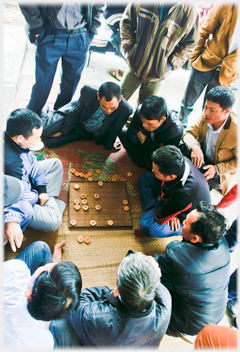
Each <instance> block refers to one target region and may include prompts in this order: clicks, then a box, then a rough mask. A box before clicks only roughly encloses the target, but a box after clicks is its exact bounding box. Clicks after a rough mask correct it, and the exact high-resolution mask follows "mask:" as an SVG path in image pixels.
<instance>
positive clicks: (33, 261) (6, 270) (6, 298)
mask: <svg viewBox="0 0 240 352" xmlns="http://www.w3.org/2000/svg"><path fill="white" fill-rule="evenodd" d="M65 245H66V242H65V241H62V242H60V243H57V244H56V245H55V247H54V251H53V255H52V254H51V250H50V248H49V246H48V245H47V243H45V242H42V241H36V242H34V243H32V244H30V245H29V246H28V247H26V248H25V249H24V250H23V251H22V252H21V253H20V254H19V255H18V256H17V257H16V258H15V259H12V260H8V261H6V262H4V263H3V264H2V265H3V303H4V308H3V313H4V324H3V327H4V328H3V331H4V347H5V348H10V349H11V350H20V349H23V350H29V351H30V350H31V351H32V350H35V349H52V348H53V344H54V341H53V337H52V335H51V333H50V332H49V331H48V326H49V321H50V320H54V319H60V318H62V317H65V316H67V315H68V314H69V313H70V312H71V311H72V310H75V309H76V307H77V306H78V305H79V299H80V293H81V288H82V279H81V275H80V273H79V270H78V268H77V267H76V266H75V265H74V264H73V263H72V262H70V261H68V260H63V261H62V248H63V247H64V246H65ZM44 323H45V324H44Z"/></svg>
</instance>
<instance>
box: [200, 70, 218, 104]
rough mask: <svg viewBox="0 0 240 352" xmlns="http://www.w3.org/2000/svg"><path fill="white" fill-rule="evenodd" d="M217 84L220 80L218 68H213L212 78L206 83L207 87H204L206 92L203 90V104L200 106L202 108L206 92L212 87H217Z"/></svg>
mask: <svg viewBox="0 0 240 352" xmlns="http://www.w3.org/2000/svg"><path fill="white" fill-rule="evenodd" d="M217 86H220V82H219V70H218V69H217V68H215V69H214V70H213V75H212V78H211V80H210V81H209V83H208V85H207V88H206V92H205V95H204V99H203V106H202V109H204V105H205V102H206V96H207V93H208V92H209V91H210V90H211V89H212V88H214V87H217Z"/></svg>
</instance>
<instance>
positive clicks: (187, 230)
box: [182, 201, 227, 245]
mask: <svg viewBox="0 0 240 352" xmlns="http://www.w3.org/2000/svg"><path fill="white" fill-rule="evenodd" d="M226 228H227V222H226V219H225V217H224V216H223V215H222V214H220V213H219V212H218V211H217V210H216V209H215V207H214V206H213V205H212V204H210V203H208V202H205V201H201V202H200V203H199V204H198V206H197V208H196V209H194V210H192V211H191V212H190V213H189V214H188V215H187V218H186V220H184V221H183V229H182V236H183V238H184V240H185V241H187V242H192V243H197V242H199V243H206V244H212V245H214V244H217V243H218V241H220V239H221V238H222V237H223V236H224V234H225V232H226Z"/></svg>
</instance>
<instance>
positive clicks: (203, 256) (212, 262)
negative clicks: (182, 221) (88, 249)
mask: <svg viewBox="0 0 240 352" xmlns="http://www.w3.org/2000/svg"><path fill="white" fill-rule="evenodd" d="M155 259H156V260H157V262H158V264H159V267H160V269H161V272H162V277H161V282H162V283H163V284H164V285H165V286H166V287H167V288H168V289H169V291H170V293H171V296H172V316H171V322H170V329H174V330H176V331H179V332H182V333H184V334H188V335H196V334H198V333H199V331H200V330H201V329H202V328H203V327H204V326H205V325H206V324H218V323H219V322H220V321H221V320H222V318H223V316H224V314H225V310H226V305H227V296H228V282H229V276H230V254H229V248H228V244H227V241H226V239H225V238H222V240H220V241H219V246H218V248H215V249H213V246H212V245H210V244H203V243H196V244H193V243H190V242H185V241H184V240H183V241H181V242H180V241H173V242H171V243H170V244H168V245H167V247H166V250H165V252H164V253H162V254H160V255H155Z"/></svg>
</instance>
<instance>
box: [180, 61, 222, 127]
mask: <svg viewBox="0 0 240 352" xmlns="http://www.w3.org/2000/svg"><path fill="white" fill-rule="evenodd" d="M219 85H220V83H219V71H218V70H217V68H214V69H213V70H210V71H206V72H201V71H198V70H195V68H193V67H192V71H191V74H190V77H189V80H188V84H187V88H186V90H185V93H184V97H183V99H182V102H181V108H180V112H179V120H180V121H181V122H182V124H183V127H184V128H187V124H188V116H189V115H190V114H191V112H192V111H193V108H194V104H195V103H196V101H197V100H198V98H199V97H200V95H201V93H202V92H203V90H204V88H205V87H207V88H206V92H205V96H204V100H203V108H204V105H205V101H206V95H207V93H208V92H209V90H210V89H212V88H214V87H216V86H219Z"/></svg>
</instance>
